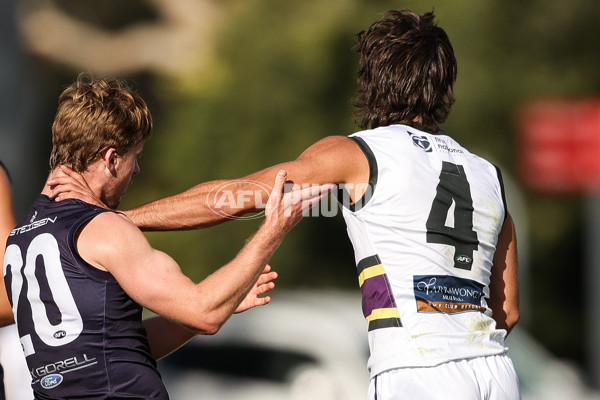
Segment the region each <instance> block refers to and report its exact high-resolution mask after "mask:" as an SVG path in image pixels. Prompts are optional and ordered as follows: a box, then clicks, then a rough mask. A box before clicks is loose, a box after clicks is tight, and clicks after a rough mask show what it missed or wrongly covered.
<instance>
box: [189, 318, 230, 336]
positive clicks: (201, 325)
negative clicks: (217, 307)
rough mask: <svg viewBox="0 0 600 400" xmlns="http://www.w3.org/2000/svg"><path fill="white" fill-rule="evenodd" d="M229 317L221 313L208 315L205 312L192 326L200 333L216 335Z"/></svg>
mask: <svg viewBox="0 0 600 400" xmlns="http://www.w3.org/2000/svg"><path fill="white" fill-rule="evenodd" d="M225 322H227V318H224V317H223V316H220V315H208V314H205V315H204V317H203V318H200V319H199V320H198V321H196V322H195V323H194V325H192V326H190V328H191V329H193V330H194V331H195V332H196V333H198V334H200V335H208V336H211V335H215V334H216V333H217V332H219V331H220V330H221V327H222V326H223V325H225Z"/></svg>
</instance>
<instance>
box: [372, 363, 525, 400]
mask: <svg viewBox="0 0 600 400" xmlns="http://www.w3.org/2000/svg"><path fill="white" fill-rule="evenodd" d="M414 399H418V400H448V399H454V400H520V399H521V394H520V392H519V379H518V377H517V374H516V372H515V369H514V366H513V363H512V360H511V359H510V357H509V356H508V355H507V354H499V355H495V356H487V357H477V358H470V359H462V360H455V361H450V362H446V363H443V364H440V365H438V366H435V367H419V368H397V369H393V370H389V371H385V372H383V373H381V374H379V375H377V376H375V377H374V378H372V379H371V381H370V383H369V391H368V396H367V400H414Z"/></svg>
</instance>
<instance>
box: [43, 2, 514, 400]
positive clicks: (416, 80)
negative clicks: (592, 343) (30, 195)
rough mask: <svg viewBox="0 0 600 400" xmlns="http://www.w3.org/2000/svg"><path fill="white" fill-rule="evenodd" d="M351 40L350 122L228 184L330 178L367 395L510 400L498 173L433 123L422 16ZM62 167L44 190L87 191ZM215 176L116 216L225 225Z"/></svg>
mask: <svg viewBox="0 0 600 400" xmlns="http://www.w3.org/2000/svg"><path fill="white" fill-rule="evenodd" d="M357 39H358V42H357V46H356V48H357V50H358V52H359V54H360V60H359V69H358V80H359V93H358V96H357V98H356V99H355V112H356V114H355V115H356V117H357V120H358V121H359V124H360V128H361V129H362V130H361V131H359V132H356V133H354V134H351V135H349V136H331V137H327V138H324V139H322V140H320V141H318V142H317V143H315V144H313V145H312V146H310V147H309V148H308V149H306V150H305V151H304V152H303V153H302V154H301V155H300V156H299V157H298V158H297V159H296V160H293V161H290V162H285V163H282V164H279V165H275V166H272V167H269V168H266V169H264V170H261V171H259V172H256V173H253V174H251V175H248V176H246V177H244V178H241V179H237V180H235V179H232V180H230V181H229V183H228V187H230V188H233V187H234V183H237V184H238V185H239V188H240V190H248V188H247V187H246V186H245V185H247V182H262V183H264V184H272V182H273V176H274V173H275V171H277V170H279V169H285V170H286V171H288V174H289V178H290V180H292V181H294V182H295V183H296V184H299V185H311V184H322V183H325V182H331V183H334V184H336V185H338V189H339V190H338V191H337V192H338V194H339V195H338V200H339V201H340V203H341V208H342V212H343V216H344V219H345V221H346V225H347V232H348V235H349V237H350V240H351V242H352V245H353V247H354V253H355V261H356V273H357V276H358V283H359V286H360V289H361V292H362V298H363V302H362V311H363V313H364V317H365V319H366V322H367V325H366V326H367V329H368V337H369V346H370V351H371V354H370V358H369V362H368V370H369V372H370V376H371V379H370V384H369V389H368V394H367V398H368V399H369V400H395V399H419V400H429V399H444V400H445V399H447V398H448V396H449V395H450V396H451V397H452V398H453V399H458V400H475V399H479V400H481V399H486V400H515V399H520V397H521V396H520V391H519V383H518V378H517V375H516V373H515V370H514V367H513V364H512V361H511V359H510V358H509V356H508V353H507V347H506V345H505V343H504V339H505V337H506V335H507V334H508V333H509V332H510V330H511V329H512V328H513V327H514V326H515V324H516V323H517V321H518V319H519V307H518V286H517V244H516V237H515V228H514V223H513V220H512V218H511V216H510V214H509V212H508V210H507V205H506V201H505V195H504V188H503V184H502V178H501V174H500V171H499V169H498V168H496V167H495V166H494V165H492V164H491V163H490V162H488V161H486V160H485V159H483V158H481V157H479V156H477V155H475V154H473V153H471V152H470V151H469V150H467V149H466V148H464V147H463V146H461V145H460V144H459V143H458V142H457V141H456V140H454V139H453V138H452V137H451V136H448V135H447V134H446V133H445V132H444V131H443V130H442V129H441V128H440V125H441V124H442V123H443V122H444V121H445V120H446V118H447V116H448V114H449V112H450V109H451V107H452V105H453V103H454V93H453V85H454V82H455V80H456V76H457V63H456V59H455V56H454V51H453V48H452V45H451V43H450V40H449V38H448V36H447V34H446V32H445V31H444V30H443V29H442V28H441V27H439V26H438V25H437V24H436V23H435V21H434V15H433V13H425V14H422V15H420V14H416V13H414V12H412V11H410V10H399V11H396V10H394V11H389V12H387V13H386V14H385V15H384V17H383V18H382V19H380V20H378V21H376V22H374V23H373V24H372V25H371V26H369V27H368V28H367V29H366V30H365V31H362V32H360V33H359V34H358V36H357ZM67 173H68V175H69V176H70V177H60V178H58V179H57V180H56V181H54V182H50V183H54V184H62V185H61V186H58V187H56V188H55V190H56V192H55V193H54V194H60V196H61V197H63V196H64V197H65V198H70V197H73V196H75V197H77V196H80V197H83V198H87V197H88V196H91V195H90V194H89V193H88V191H86V189H85V187H84V185H81V183H80V182H79V177H77V175H76V174H72V173H70V172H68V171H67ZM220 184H223V181H213V182H207V183H202V184H199V185H197V186H194V187H192V188H190V189H188V190H187V191H185V192H183V193H181V194H179V195H175V196H172V197H167V198H165V199H161V200H157V201H155V202H152V203H149V204H146V205H144V206H141V207H139V208H136V209H133V210H130V211H127V212H126V214H127V215H128V216H129V217H130V218H131V219H132V220H133V221H134V222H135V223H136V224H137V225H138V226H140V227H141V228H142V229H159V230H169V229H181V228H190V227H196V228H200V227H206V226H210V225H213V224H217V223H220V222H224V221H225V220H226V219H225V218H223V216H222V215H221V214H219V213H215V212H213V210H212V209H211V201H212V200H211V197H209V196H208V195H209V194H210V193H211V190H212V189H213V188H214V187H217V186H218V185H220ZM91 201H94V200H91ZM207 203H208V205H207ZM250 203H252V202H250ZM234 206H235V207H234ZM253 207H254V204H253V203H252V204H245V206H244V207H241V204H239V203H238V204H235V205H232V207H231V208H230V209H228V210H226V211H227V214H231V215H242V214H244V213H246V212H249V211H254V210H253ZM221 211H223V210H221Z"/></svg>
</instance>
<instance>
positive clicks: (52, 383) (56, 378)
mask: <svg viewBox="0 0 600 400" xmlns="http://www.w3.org/2000/svg"><path fill="white" fill-rule="evenodd" d="M62 381H63V376H62V375H61V374H52V375H47V376H45V377H43V378H42V379H40V385H41V386H42V387H43V388H44V389H52V388H55V387H57V386H58V385H60V384H61V383H62Z"/></svg>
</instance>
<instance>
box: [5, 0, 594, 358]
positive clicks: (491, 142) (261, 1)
mask: <svg viewBox="0 0 600 400" xmlns="http://www.w3.org/2000/svg"><path fill="white" fill-rule="evenodd" d="M167 3H170V6H166V5H165V4H167ZM178 5H179V7H180V9H179V10H178V12H179V14H177V15H178V17H177V18H179V20H178V19H177V18H174V17H172V15H175V14H176V13H175V11H173V10H170V11H169V7H172V8H173V9H176V8H177V6H178ZM49 7H50V8H52V10H54V12H60V13H62V14H64V15H66V16H68V18H71V19H73V20H76V21H78V24H80V25H81V26H87V27H92V28H93V29H95V30H101V31H102V32H103V35H105V36H102V37H101V38H104V39H102V40H104V42H102V41H101V42H99V43H105V42H107V41H111V40H116V39H115V37H122V36H125V35H126V33H127V31H128V30H130V29H136V28H140V29H141V27H143V26H146V27H148V26H150V27H151V26H153V25H156V26H161V23H162V22H161V21H163V22H164V20H165V18H166V19H167V23H162V28H161V29H165V32H166V33H165V35H168V34H169V33H168V32H167V30H168V29H171V30H173V31H174V32H179V31H182V30H183V29H184V27H185V29H188V31H187V34H188V35H189V37H188V36H185V35H184V36H182V38H183V39H179V40H178V41H177V43H178V44H182V46H181V47H182V48H176V47H175V46H174V45H172V44H169V42H168V40H165V41H164V42H163V41H161V40H160V39H156V40H154V39H145V40H142V41H141V42H140V44H139V45H136V46H135V47H134V48H133V49H134V50H135V51H133V50H131V49H130V50H129V51H128V52H124V53H118V52H117V51H116V50H115V52H114V53H111V50H110V48H109V50H108V52H106V49H104V51H105V53H101V52H100V49H97V51H96V52H97V53H98V54H99V55H100V56H102V58H101V59H99V61H95V60H93V59H91V58H90V59H87V58H85V57H84V56H83V55H85V54H88V53H86V52H87V51H90V49H86V48H85V47H87V46H83V45H81V44H78V43H77V42H71V41H70V40H74V39H77V38H76V37H74V36H77V35H73V32H77V31H73V32H67V33H65V36H64V38H66V39H64V41H66V42H64V43H58V46H59V47H54V48H53V47H52V46H51V43H50V44H48V46H47V49H49V50H44V48H43V45H44V43H41V42H43V40H42V39H46V40H48V41H50V39H51V38H52V37H55V36H56V37H59V38H60V37H63V36H61V35H60V33H58V32H59V31H60V30H61V29H63V28H65V26H66V24H63V23H55V24H54V25H51V26H43V24H44V23H50V22H47V21H58V22H60V21H61V20H51V19H48V20H43V19H41V20H33V22H35V21H37V22H36V24H35V27H37V28H39V29H41V30H45V32H46V36H47V37H46V36H44V35H43V33H37V35H38V36H36V33H35V32H33V31H34V27H33V26H34V24H33V22H32V18H33V16H36V15H37V14H36V10H37V9H43V10H46V11H48V10H49ZM186 7H187V8H186ZM202 7H204V8H202ZM393 8H412V9H413V10H415V11H417V12H427V11H431V10H434V11H435V13H436V16H437V20H438V22H439V24H440V25H441V26H442V27H444V28H445V29H446V31H447V32H448V34H449V36H450V38H451V40H452V43H453V45H454V49H455V52H456V56H457V59H458V64H459V75H458V81H457V83H456V86H455V94H456V98H457V102H456V104H455V106H454V108H453V111H452V113H451V115H450V117H449V119H448V121H447V123H446V124H445V125H444V126H443V127H444V129H445V130H446V131H447V132H448V133H449V134H450V135H452V136H454V137H455V138H456V139H457V140H459V141H460V142H461V143H462V144H463V145H465V146H466V147H467V148H470V149H471V150H472V151H473V152H475V153H479V154H481V155H483V156H485V157H487V158H489V159H490V160H491V161H493V162H494V163H496V164H498V165H499V166H500V167H501V168H502V170H503V173H504V175H505V177H506V178H507V180H509V181H510V182H513V183H512V184H511V185H510V188H511V189H513V192H512V193H509V195H508V196H509V208H511V207H512V208H511V211H512V212H513V214H514V215H515V216H516V224H517V225H518V226H519V234H520V235H521V236H522V237H521V238H520V239H522V242H521V243H522V247H521V251H522V254H523V262H522V268H523V282H524V284H523V287H522V292H523V297H524V303H525V308H524V310H526V313H524V315H523V321H524V324H525V325H526V327H527V329H528V330H529V331H530V332H531V333H532V334H533V335H534V336H535V337H536V338H537V339H539V340H540V341H541V342H542V343H543V344H544V345H546V346H547V347H548V348H549V349H550V350H551V351H552V352H553V353H554V354H555V355H557V356H559V357H561V358H564V359H567V360H571V361H574V362H576V363H578V364H579V365H585V364H586V362H587V360H586V355H585V346H584V342H585V340H587V339H586V337H585V318H584V312H585V307H586V305H585V300H586V299H585V291H584V287H583V281H584V280H585V268H584V259H583V258H584V253H585V249H584V233H585V232H584V231H585V224H586V214H585V207H584V199H585V197H587V194H581V195H577V196H575V195H570V196H567V195H549V194H544V193H534V192H530V191H528V190H527V188H524V187H522V185H521V184H520V183H519V171H518V169H517V168H516V154H517V153H516V152H517V146H516V130H515V115H516V113H517V112H518V110H519V108H520V107H521V106H522V105H523V104H525V103H526V102H527V101H529V100H531V99H535V98H539V97H586V96H595V95H597V94H598V93H599V92H600V72H599V70H598V65H600V52H599V51H598V48H597V40H598V37H600V24H598V21H599V20H600V7H598V6H597V4H596V3H595V2H594V1H593V0H572V1H569V2H564V1H550V2H548V1H541V0H529V1H516V0H507V1H502V2H484V1H468V0H454V1H442V0H428V1H422V0H419V1H384V0H376V1H375V0H372V1H360V0H328V1H319V0H305V1H287V2H282V1H268V0H243V1H241V0H227V1H216V0H213V1H207V0H205V1H200V0H198V1H188V0H177V1H176V0H172V1H170V2H168V1H159V0H148V1H143V0H135V1H133V0H130V1H126V2H123V1H119V0H105V1H101V2H81V1H78V0H54V1H41V0H40V1H34V0H22V1H21V2H18V8H17V12H18V14H17V15H18V16H19V18H18V20H17V21H18V23H19V35H20V37H21V39H20V41H21V43H22V51H23V60H24V61H23V65H24V67H23V69H22V71H23V72H22V74H23V75H24V76H25V78H24V80H25V81H26V82H27V85H28V86H27V87H33V89H31V91H32V92H33V93H34V94H35V95H34V96H33V97H34V98H35V99H34V100H32V101H31V102H30V103H28V107H29V110H28V111H27V113H26V114H27V119H28V120H29V121H30V122H29V125H27V127H28V128H27V131H26V132H22V134H23V135H24V136H23V137H26V138H27V139H26V140H27V141H28V143H29V144H28V152H29V153H28V156H30V157H31V160H30V161H28V164H29V165H28V167H30V168H29V169H27V170H26V171H27V176H26V181H27V186H26V187H22V189H19V193H16V195H17V196H21V198H24V197H26V196H25V195H23V193H26V194H27V196H28V198H27V200H26V201H24V202H19V203H18V204H17V205H16V211H17V214H18V213H19V212H23V211H24V210H25V208H26V207H27V204H28V202H29V201H30V199H31V197H32V196H33V195H35V193H37V192H38V191H39V189H40V187H41V185H42V184H43V182H44V179H45V177H46V175H45V173H46V171H47V166H46V165H47V163H46V162H47V158H48V154H49V150H50V147H49V143H50V129H49V127H50V125H51V121H52V117H53V113H54V110H55V105H56V99H57V97H58V94H59V93H60V91H61V90H62V88H63V87H64V86H65V85H67V84H69V83H70V82H72V81H73V79H74V78H75V76H76V75H77V73H78V72H79V71H82V70H83V71H92V72H98V73H109V74H112V75H117V76H119V77H121V78H125V79H127V80H128V81H130V82H132V83H133V85H134V86H135V87H136V88H137V89H138V91H139V92H140V93H141V94H142V95H143V96H144V97H145V98H146V99H147V100H148V103H149V105H150V107H151V109H152V110H153V113H154V117H155V131H154V135H153V137H152V139H151V140H150V141H149V142H148V143H147V145H146V149H145V151H144V155H143V158H142V160H141V168H142V173H141V174H140V175H139V176H138V177H137V178H136V183H135V184H134V185H133V186H132V188H131V189H130V191H129V193H128V195H127V196H126V197H125V198H124V200H123V203H122V207H123V208H129V207H133V206H136V205H139V204H142V203H145V202H148V201H151V200H154V199H156V198H159V197H163V196H166V195H171V194H175V193H178V192H180V191H183V190H185V189H186V188H188V187H190V186H192V185H194V184H196V183H199V182H203V181H206V180H212V179H216V178H228V177H239V176H243V175H246V174H248V173H251V172H254V171H256V170H259V169H261V168H263V167H266V166H269V165H272V164H275V163H279V162H283V161H287V160H290V159H293V158H295V157H297V156H298V155H299V154H300V153H301V152H302V151H303V150H304V149H305V148H306V147H308V146H309V145H310V144H312V143H314V142H315V141H317V140H319V139H320V138H323V137H325V136H328V135H347V134H350V133H352V132H353V131H355V130H357V128H356V125H355V124H354V120H353V117H352V100H351V99H352V97H353V96H354V94H355V91H356V79H355V75H356V64H357V55H356V53H355V52H354V51H353V50H352V47H353V44H354V40H355V35H356V33H358V32H359V31H360V30H362V29H364V28H366V27H367V26H368V25H369V24H370V23H371V22H373V21H374V20H376V19H378V18H380V17H381V16H382V14H383V12H384V11H385V10H388V9H393ZM165 10H167V11H169V12H171V11H172V12H173V13H171V14H169V12H166V11H165ZM168 16H171V19H168V18H167V17H168ZM40 21H41V22H40ZM44 21H46V22H44ZM194 21H196V22H194ZM40 24H41V25H42V26H40ZM186 24H189V25H186ZM197 25H198V26H197ZM77 26H79V25H77ZM92 28H89V29H92ZM178 29H179V31H178ZM32 32H33V33H32ZM80 34H81V35H82V37H81V39H82V41H83V43H86V40H88V43H93V42H92V41H91V40H92V39H86V36H85V35H86V34H90V33H89V32H87V31H86V30H85V29H82V30H81V31H80ZM157 37H159V36H157ZM132 40H133V39H132ZM40 43H41V44H40ZM107 43H108V42H107ZM110 43H112V42H110ZM117 44H118V43H116V42H115V48H116V47H117ZM183 44H185V46H183ZM78 46H79V47H78ZM186 46H187V47H186ZM67 48H69V49H70V50H71V52H72V54H71V55H68V56H61V55H60V52H59V51H58V50H57V49H61V51H62V50H67ZM92 50H94V49H92ZM137 50H140V51H139V53H138V52H137ZM142 50H143V51H142ZM146 53H152V57H150V56H149V55H147V54H146ZM69 57H70V58H69ZM90 57H91V56H90ZM136 60H146V61H144V62H142V61H140V62H138V63H137V64H136ZM27 132H29V133H27ZM2 135H3V136H5V135H7V134H6V132H2ZM2 141H3V143H9V141H8V138H7V137H3V139H2ZM1 151H2V153H0V157H3V159H5V160H9V162H7V164H8V166H9V168H10V169H11V170H12V171H17V170H21V169H22V164H21V163H22V160H21V161H18V162H17V161H10V160H12V159H14V157H12V158H11V155H10V154H7V153H9V152H11V151H12V150H11V149H9V148H7V146H4V145H2V150H1ZM36 160H37V161H36ZM13 173H14V174H15V176H23V175H22V173H23V171H21V172H13ZM19 174H21V175H19ZM513 198H514V199H517V200H516V201H515V202H514V203H512V204H511V203H510V202H511V199H513ZM516 207H519V209H516ZM260 222H261V221H260V219H257V220H250V221H248V220H244V221H236V222H229V223H227V224H223V225H221V226H217V227H213V228H210V229H207V230H198V231H187V232H169V233H149V234H148V237H149V239H150V241H151V242H152V244H153V245H154V246H155V247H157V248H159V249H162V250H164V251H166V252H167V253H169V254H171V255H172V256H173V257H174V258H175V259H176V260H177V261H178V262H180V264H181V265H182V268H183V269H184V270H185V272H186V273H187V274H188V275H189V276H191V277H192V278H193V279H194V280H200V279H202V278H203V277H205V276H206V275H207V274H209V273H210V272H211V271H213V270H214V269H215V268H217V267H218V266H220V265H222V264H224V263H226V262H227V261H229V260H230V259H231V258H232V257H233V256H234V255H235V254H236V252H237V251H238V250H239V249H240V248H241V246H242V245H243V244H244V242H245V240H246V238H247V237H248V236H249V235H251V233H252V232H253V231H255V230H256V228H257V227H258V224H260ZM272 265H273V266H274V267H275V269H277V270H278V271H279V272H280V278H279V283H278V287H280V288H290V287H294V288H296V287H308V288H316V287H320V288H321V287H336V288H343V289H348V288H354V289H356V288H357V282H356V273H355V267H354V260H353V253H352V250H351V245H350V243H349V241H348V239H347V237H346V234H345V227H344V224H343V221H342V219H341V216H340V215H338V216H337V217H336V218H307V219H305V220H304V221H303V222H302V223H301V224H300V225H299V226H298V227H297V228H296V229H295V230H294V231H292V232H291V233H290V234H289V236H288V237H287V238H286V240H285V241H284V243H283V244H282V246H281V247H280V249H279V250H278V252H277V254H276V255H275V256H274V257H273V259H272Z"/></svg>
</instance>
